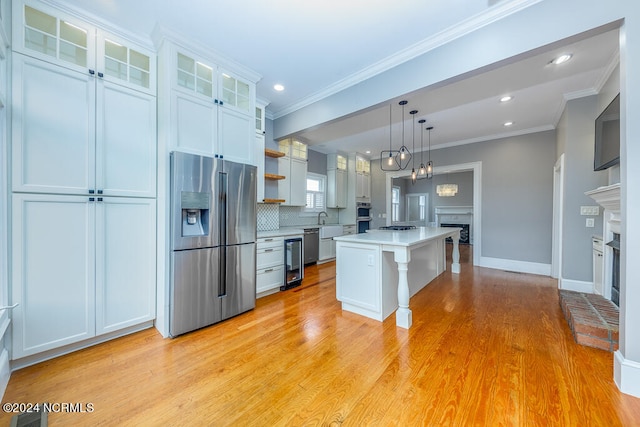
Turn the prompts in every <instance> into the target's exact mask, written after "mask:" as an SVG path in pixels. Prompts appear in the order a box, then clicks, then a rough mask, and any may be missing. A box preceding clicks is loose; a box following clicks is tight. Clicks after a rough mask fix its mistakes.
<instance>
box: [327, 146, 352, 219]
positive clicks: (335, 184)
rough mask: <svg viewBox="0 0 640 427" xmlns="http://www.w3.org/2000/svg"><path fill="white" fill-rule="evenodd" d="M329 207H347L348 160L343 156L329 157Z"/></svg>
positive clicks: (334, 155) (333, 155)
mask: <svg viewBox="0 0 640 427" xmlns="http://www.w3.org/2000/svg"><path fill="white" fill-rule="evenodd" d="M327 207H328V208H346V207H347V158H346V157H345V156H343V155H341V154H330V155H328V156H327Z"/></svg>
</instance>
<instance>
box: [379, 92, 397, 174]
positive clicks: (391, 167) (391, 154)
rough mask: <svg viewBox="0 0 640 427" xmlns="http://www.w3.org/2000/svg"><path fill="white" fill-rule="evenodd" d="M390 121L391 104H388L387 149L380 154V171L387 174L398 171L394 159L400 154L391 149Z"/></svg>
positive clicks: (391, 123)
mask: <svg viewBox="0 0 640 427" xmlns="http://www.w3.org/2000/svg"><path fill="white" fill-rule="evenodd" d="M392 125H393V122H392V121H391V104H389V149H388V150H382V151H381V152H380V169H382V170H383V171H387V172H393V171H399V170H400V165H398V162H397V161H396V157H397V156H398V155H399V154H400V152H399V151H398V150H394V149H392V148H391V139H392V138H391V136H392V135H393V132H392V128H393V126H392Z"/></svg>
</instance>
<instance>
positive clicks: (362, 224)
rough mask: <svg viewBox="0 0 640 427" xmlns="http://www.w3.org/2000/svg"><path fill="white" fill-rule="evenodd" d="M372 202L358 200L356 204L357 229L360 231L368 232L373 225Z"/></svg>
mask: <svg viewBox="0 0 640 427" xmlns="http://www.w3.org/2000/svg"><path fill="white" fill-rule="evenodd" d="M371 219H372V218H371V203H367V202H358V203H357V205H356V229H357V230H358V233H366V232H367V230H368V229H369V228H370V227H371Z"/></svg>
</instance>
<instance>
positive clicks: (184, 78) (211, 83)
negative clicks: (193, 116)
mask: <svg viewBox="0 0 640 427" xmlns="http://www.w3.org/2000/svg"><path fill="white" fill-rule="evenodd" d="M175 60H176V64H175V76H174V81H173V85H172V86H173V87H174V88H176V89H179V90H181V91H184V92H186V93H188V94H191V95H196V96H201V97H203V98H206V99H208V100H211V101H212V102H213V100H214V99H215V97H216V94H217V90H218V89H217V86H216V85H217V83H218V82H217V80H216V78H215V74H216V71H215V68H214V66H213V65H209V64H207V63H205V61H202V60H198V59H195V58H192V57H191V56H188V55H185V54H183V53H181V52H177V53H176V56H175Z"/></svg>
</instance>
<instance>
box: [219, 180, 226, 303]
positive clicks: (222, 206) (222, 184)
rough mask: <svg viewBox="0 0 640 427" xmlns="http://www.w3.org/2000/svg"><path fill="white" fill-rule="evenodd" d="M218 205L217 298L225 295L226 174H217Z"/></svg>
mask: <svg viewBox="0 0 640 427" xmlns="http://www.w3.org/2000/svg"><path fill="white" fill-rule="evenodd" d="M219 174H220V175H219V178H220V179H219V180H218V183H219V189H218V191H219V197H220V200H219V203H218V209H219V211H218V218H220V221H219V223H220V230H219V236H220V245H221V248H220V264H219V265H220V279H219V280H218V297H224V296H226V295H227V248H226V245H227V213H228V210H227V191H228V184H227V174H226V172H219Z"/></svg>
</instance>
